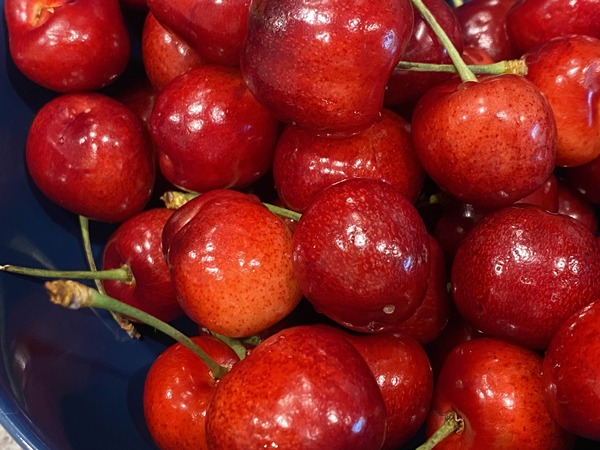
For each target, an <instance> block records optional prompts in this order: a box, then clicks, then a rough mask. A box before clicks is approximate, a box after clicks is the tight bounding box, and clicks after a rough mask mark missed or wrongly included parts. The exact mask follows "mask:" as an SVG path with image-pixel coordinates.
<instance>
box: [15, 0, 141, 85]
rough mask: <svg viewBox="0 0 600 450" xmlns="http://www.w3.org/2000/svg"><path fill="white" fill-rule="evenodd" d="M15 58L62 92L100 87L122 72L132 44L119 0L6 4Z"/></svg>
mask: <svg viewBox="0 0 600 450" xmlns="http://www.w3.org/2000/svg"><path fill="white" fill-rule="evenodd" d="M4 13H5V16H6V25H7V29H8V42H9V46H10V54H11V56H12V59H13V61H14V62H15V64H16V66H17V67H18V68H19V70H20V71H21V72H23V74H25V76H27V77H28V78H30V79H31V80H33V81H34V82H35V83H37V84H39V85H41V86H44V87H46V88H48V89H52V90H54V91H58V92H63V93H67V92H80V91H92V90H96V89H100V88H102V87H104V86H106V85H108V84H110V83H111V82H113V81H114V80H115V79H116V78H117V77H118V76H119V75H121V74H122V73H123V71H124V70H125V67H126V66H127V63H128V61H129V52H130V43H129V35H128V34H127V29H126V28H125V22H124V20H123V15H122V13H121V8H120V5H119V1H118V0H103V1H100V2H99V1H96V0H78V1H69V0H52V1H51V0H6V1H5V2H4Z"/></svg>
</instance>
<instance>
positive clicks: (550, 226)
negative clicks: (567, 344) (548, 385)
mask: <svg viewBox="0 0 600 450" xmlns="http://www.w3.org/2000/svg"><path fill="white" fill-rule="evenodd" d="M599 270H600V251H599V249H598V246H597V244H596V242H595V240H594V235H593V234H592V233H591V232H590V231H589V230H588V229H586V228H585V226H584V225H583V224H582V223H580V222H578V221H576V220H575V219H572V218H571V217H568V216H565V215H563V214H552V213H549V212H547V211H544V210H542V209H540V208H538V207H535V206H531V205H518V206H509V207H506V208H503V209H501V210H499V211H496V212H493V213H490V214H488V215H487V216H485V217H484V218H483V219H482V220H481V222H479V223H478V224H477V225H476V226H475V227H474V228H473V229H472V230H471V232H470V233H469V234H468V235H467V236H466V238H465V239H464V241H463V243H462V245H461V246H460V247H459V248H458V250H457V252H456V255H455V257H454V262H453V264H452V271H451V282H452V295H453V298H454V301H455V303H456V306H457V308H458V310H459V311H460V313H461V314H462V315H463V316H464V318H465V319H466V320H467V321H468V322H469V323H471V324H472V325H473V326H474V327H476V328H477V329H479V330H481V331H483V332H484V333H485V334H487V335H490V336H495V337H498V338H503V339H507V340H510V341H512V342H516V343H518V344H521V345H523V346H526V347H529V348H533V349H539V350H543V349H545V348H546V347H547V346H548V343H549V342H550V339H551V338H552V336H553V335H554V333H555V332H556V330H557V328H558V327H559V326H560V324H561V322H563V321H564V320H566V319H567V318H568V317H569V316H570V315H571V314H573V313H574V312H575V311H577V310H578V309H580V308H581V307H583V306H584V305H586V304H587V303H589V302H590V301H591V300H593V299H594V298H596V297H597V296H598V295H600V279H599V278H598V276H597V275H598V273H599Z"/></svg>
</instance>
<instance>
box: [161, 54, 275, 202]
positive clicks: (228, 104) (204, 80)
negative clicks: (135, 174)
mask: <svg viewBox="0 0 600 450" xmlns="http://www.w3.org/2000/svg"><path fill="white" fill-rule="evenodd" d="M150 131H151V135H152V138H153V139H154V142H155V143H156V146H157V147H158V151H159V163H160V169H161V172H162V173H163V174H164V176H165V178H166V179H167V180H168V181H170V182H171V183H173V184H174V185H175V186H178V187H180V188H183V189H186V190H190V191H196V192H206V191H209V190H212V189H221V188H240V187H245V186H248V185H250V184H251V183H253V182H254V181H256V180H257V179H258V178H260V177H261V176H262V175H264V174H265V173H266V172H267V170H268V169H269V168H270V166H271V162H272V159H273V152H274V150H275V142H276V138H277V132H278V123H277V122H276V121H275V120H274V119H273V118H272V116H271V114H270V112H269V111H267V110H266V109H265V108H264V107H262V106H261V105H260V104H259V103H258V102H257V101H256V100H255V99H254V97H253V96H252V94H250V92H249V91H248V89H247V88H246V85H245V84H244V81H243V80H242V78H241V75H240V73H239V70H238V69H235V68H228V67H220V66H216V65H204V66H200V67H197V68H195V69H192V70H189V71H188V72H186V73H184V74H183V75H180V76H179V77H177V78H176V79H175V80H173V81H172V82H171V83H169V85H168V86H167V87H166V88H164V89H163V90H162V91H161V92H160V94H159V95H158V97H157V98H156V101H155V103H154V108H153V110H152V115H151V116H150Z"/></svg>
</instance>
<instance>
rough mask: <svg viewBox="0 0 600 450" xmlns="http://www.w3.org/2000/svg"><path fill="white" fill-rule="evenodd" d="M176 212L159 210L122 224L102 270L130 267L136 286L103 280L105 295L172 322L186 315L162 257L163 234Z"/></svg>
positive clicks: (112, 238) (106, 252) (106, 249)
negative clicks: (165, 226)
mask: <svg viewBox="0 0 600 450" xmlns="http://www.w3.org/2000/svg"><path fill="white" fill-rule="evenodd" d="M172 213H173V211H171V210H168V209H166V208H156V209H150V210H147V211H143V212H141V213H139V214H136V215H135V216H133V217H131V218H129V219H128V220H126V221H125V222H123V223H122V224H121V225H119V227H118V228H117V229H116V230H115V231H114V232H113V233H112V234H111V235H110V237H109V238H108V240H107V241H106V244H105V245H104V252H103V255H102V269H105V270H106V269H115V268H118V267H122V266H123V265H127V266H128V267H129V270H131V273H132V275H133V278H134V281H133V283H125V282H122V281H109V280H106V281H103V282H102V284H103V286H104V289H105V290H106V293H107V294H108V295H110V296H111V297H114V298H116V299H118V300H121V301H122V302H124V303H127V304H129V305H132V306H135V307H136V308H139V309H141V310H143V311H145V312H147V313H149V314H151V315H153V316H155V317H158V318H159V319H161V320H163V321H165V322H169V321H171V320H174V319H176V318H177V317H180V316H182V315H183V311H182V310H181V307H180V306H179V303H178V302H177V298H176V296H175V289H174V287H173V281H172V280H171V274H170V273H169V268H168V267H167V262H166V261H165V259H164V257H163V254H162V231H163V227H164V225H165V223H166V222H167V220H168V219H169V217H171V214H172Z"/></svg>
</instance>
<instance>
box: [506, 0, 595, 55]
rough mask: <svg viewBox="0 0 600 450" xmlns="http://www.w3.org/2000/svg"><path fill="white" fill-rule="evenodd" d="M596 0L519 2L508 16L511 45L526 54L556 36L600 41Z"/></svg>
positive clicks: (527, 0)
mask: <svg viewBox="0 0 600 450" xmlns="http://www.w3.org/2000/svg"><path fill="white" fill-rule="evenodd" d="M598 23H600V4H599V3H598V2H597V1H596V0H571V1H568V2H565V1H564V0H518V1H516V2H515V4H514V5H513V6H512V7H511V8H510V9H509V10H508V12H507V13H506V27H507V32H508V36H509V39H510V42H511V43H512V45H513V48H514V49H515V51H516V52H517V54H521V55H522V54H523V53H526V52H528V51H529V50H531V49H532V48H534V47H536V46H537V45H540V44H543V43H544V42H547V41H549V40H550V39H552V38H553V37H557V36H565V35H568V34H583V35H586V36H591V37H595V38H597V39H600V29H599V28H598Z"/></svg>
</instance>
